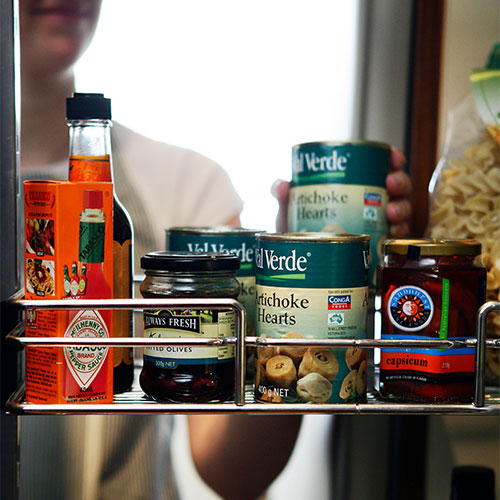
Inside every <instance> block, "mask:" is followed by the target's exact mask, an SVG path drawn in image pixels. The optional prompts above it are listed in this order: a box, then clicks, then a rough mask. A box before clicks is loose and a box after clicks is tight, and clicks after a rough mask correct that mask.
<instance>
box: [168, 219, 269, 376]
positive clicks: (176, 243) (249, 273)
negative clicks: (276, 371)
mask: <svg viewBox="0 0 500 500" xmlns="http://www.w3.org/2000/svg"><path fill="white" fill-rule="evenodd" d="M258 232H260V231H257V230H255V229H245V228H241V227H232V226H213V227H172V228H169V229H167V230H166V248H167V250H172V251H184V252H197V253H199V252H222V253H228V254H232V255H236V256H237V257H239V258H240V261H241V266H240V269H239V270H238V271H237V272H236V278H237V279H238V281H239V282H240V294H239V296H238V301H239V302H241V304H242V305H243V306H244V307H245V309H246V311H247V332H246V333H247V335H249V336H253V335H254V334H255V264H254V261H255V245H256V242H255V235H256V233H258ZM254 375H255V354H254V350H253V349H250V348H249V349H248V352H247V377H246V378H247V380H253V377H254Z"/></svg>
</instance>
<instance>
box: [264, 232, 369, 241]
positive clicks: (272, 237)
mask: <svg viewBox="0 0 500 500" xmlns="http://www.w3.org/2000/svg"><path fill="white" fill-rule="evenodd" d="M256 238H257V240H263V241H283V242H287V241H294V242H298V243H300V242H309V243H355V242H369V241H370V236H369V235H368V234H353V233H328V232H295V233H257V234H256Z"/></svg>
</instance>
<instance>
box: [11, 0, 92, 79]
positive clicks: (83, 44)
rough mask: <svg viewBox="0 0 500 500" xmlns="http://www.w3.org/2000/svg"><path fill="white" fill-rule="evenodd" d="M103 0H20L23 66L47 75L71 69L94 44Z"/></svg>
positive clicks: (29, 71) (40, 75)
mask: <svg viewBox="0 0 500 500" xmlns="http://www.w3.org/2000/svg"><path fill="white" fill-rule="evenodd" d="M100 7H101V0H19V16H20V20H19V22H20V34H21V67H22V71H23V74H24V75H26V76H31V77H36V78H44V77H49V76H53V75H57V74H58V73H60V72H64V71H66V70H67V69H69V68H70V67H71V66H72V65H73V64H74V63H75V62H76V61H77V60H78V58H79V57H80V56H81V55H82V53H83V52H84V51H85V49H86V48H87V47H88V45H89V44H90V41H91V40H92V37H93V35H94V31H95V28H96V25H97V20H98V17H99V10H100Z"/></svg>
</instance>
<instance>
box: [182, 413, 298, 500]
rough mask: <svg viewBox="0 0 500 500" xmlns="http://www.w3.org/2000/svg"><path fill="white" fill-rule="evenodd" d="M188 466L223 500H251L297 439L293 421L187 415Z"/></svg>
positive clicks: (295, 420)
mask: <svg viewBox="0 0 500 500" xmlns="http://www.w3.org/2000/svg"><path fill="white" fill-rule="evenodd" d="M188 422H189V436H190V440H191V452H192V455H193V460H194V463H195V465H196V468H197V469H198V472H199V473H200V475H201V477H202V478H203V480H204V481H205V482H206V483H207V484H208V485H209V486H210V487H211V488H213V489H214V490H215V491H216V492H217V493H218V494H219V495H221V496H222V497H223V498H224V499H226V500H254V499H256V498H257V497H258V496H259V495H260V494H262V493H263V492H264V491H265V490H266V489H267V487H268V486H269V485H270V484H271V483H272V481H273V480H274V479H275V478H276V476H278V474H279V473H280V472H281V471H282V470H283V468H284V467H285V465H286V463H287V461H288V458H289V457H290V455H291V453H292V450H293V447H294V445H295V440H296V438H297V435H298V432H299V429H300V423H301V417H300V416H295V415H286V416H276V415H266V416H264V415H190V416H189V417H188Z"/></svg>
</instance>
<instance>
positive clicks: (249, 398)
mask: <svg viewBox="0 0 500 500" xmlns="http://www.w3.org/2000/svg"><path fill="white" fill-rule="evenodd" d="M10 304H11V305H12V306H13V307H17V308H20V309H22V310H33V309H45V310H75V309H77V310H80V309H134V310H144V309H162V308H167V307H168V308H171V309H176V308H178V309H186V308H192V307H197V308H199V307H202V308H204V309H228V310H234V311H235V316H236V331H237V336H236V337H228V338H220V339H168V338H154V339H153V338H139V337H129V338H107V339H97V338H85V339H72V338H66V337H52V338H47V337H25V336H23V333H24V328H23V325H18V327H16V328H15V329H14V330H13V331H12V332H10V333H9V334H8V335H7V336H6V340H7V341H9V342H15V343H17V344H18V345H19V346H20V347H24V346H26V345H29V346H31V347H41V346H59V347H61V346H66V345H68V344H69V345H107V346H132V347H144V346H146V345H151V344H154V345H191V346H221V345H235V346H236V385H235V399H234V402H227V403H216V404H210V403H190V404H186V403H169V404H164V403H158V402H155V401H151V400H149V399H147V398H146V397H145V396H144V394H143V393H142V391H141V390H140V389H138V388H136V389H133V390H132V391H129V392H126V393H124V394H119V395H116V396H115V397H114V402H113V403H112V404H98V403H97V404H94V403H92V404H84V403H78V404H57V405H55V404H33V403H27V402H25V400H24V386H23V384H21V386H20V387H19V388H18V389H17V391H16V392H15V393H14V394H13V395H12V396H11V397H10V399H9V400H8V402H7V404H6V410H7V411H9V412H11V413H16V414H51V413H58V414H92V413H248V414H261V413H265V414H309V413H336V414H374V413H376V414H458V415H471V414H478V415H484V414H489V415H491V414H500V392H499V391H498V390H495V389H493V390H491V391H489V392H488V393H487V391H486V390H485V386H484V370H485V351H486V348H493V349H500V339H486V317H487V315H488V314H489V313H490V312H498V311H500V302H487V303H485V304H484V305H483V306H482V307H481V308H480V309H479V311H478V315H477V323H476V328H477V339H466V340H462V339H459V340H454V339H447V340H438V339H436V340H414V339H411V340H410V339H406V340H387V339H328V340H327V339H273V338H262V337H245V335H241V332H244V331H246V313H245V310H244V308H243V307H242V306H241V305H240V304H239V303H238V302H237V301H235V300H233V299H189V300H184V299H106V300H104V299H101V300H22V299H21V298H19V294H16V296H14V297H12V299H11V300H10ZM284 345H291V346H297V347H299V346H322V347H344V348H348V347H355V346H357V347H362V348H384V347H385V348H387V347H400V348H407V349H410V348H435V349H436V348H438V349H454V348H463V347H477V348H476V373H475V382H476V384H475V387H476V389H475V396H474V402H473V403H470V404H453V403H436V404H421V403H404V404H402V403H398V402H393V401H381V400H380V399H379V398H377V395H376V394H374V393H369V394H368V397H367V401H366V403H356V404H345V403H343V404H312V403H300V404H299V403H296V404H262V403H255V402H254V401H253V391H252V389H251V388H249V387H246V388H245V354H246V349H245V347H246V346H284ZM136 387H137V384H136Z"/></svg>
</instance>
